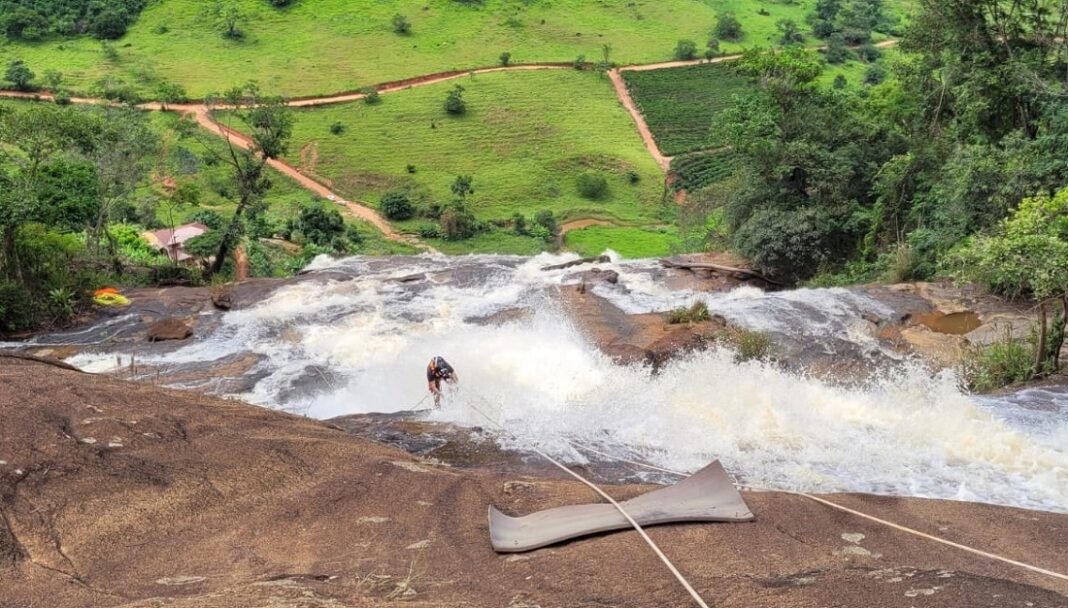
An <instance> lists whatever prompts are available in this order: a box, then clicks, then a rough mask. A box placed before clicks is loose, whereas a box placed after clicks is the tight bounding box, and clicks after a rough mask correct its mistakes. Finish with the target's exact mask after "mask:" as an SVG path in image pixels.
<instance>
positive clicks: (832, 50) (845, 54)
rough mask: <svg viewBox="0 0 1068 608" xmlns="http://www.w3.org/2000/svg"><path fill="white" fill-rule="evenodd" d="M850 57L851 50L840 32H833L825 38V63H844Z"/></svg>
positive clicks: (851, 55) (851, 54)
mask: <svg viewBox="0 0 1068 608" xmlns="http://www.w3.org/2000/svg"><path fill="white" fill-rule="evenodd" d="M852 57H853V51H851V50H849V45H848V44H846V41H845V38H842V35H841V34H834V35H833V36H831V37H830V38H828V39H827V63H832V64H839V63H845V62H847V61H849V60H850V59H851V58H852Z"/></svg>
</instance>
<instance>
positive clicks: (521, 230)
mask: <svg viewBox="0 0 1068 608" xmlns="http://www.w3.org/2000/svg"><path fill="white" fill-rule="evenodd" d="M512 232H514V233H516V234H518V235H519V236H527V235H528V234H530V229H529V228H527V218H525V217H523V214H522V213H518V212H517V213H515V214H514V215H512Z"/></svg>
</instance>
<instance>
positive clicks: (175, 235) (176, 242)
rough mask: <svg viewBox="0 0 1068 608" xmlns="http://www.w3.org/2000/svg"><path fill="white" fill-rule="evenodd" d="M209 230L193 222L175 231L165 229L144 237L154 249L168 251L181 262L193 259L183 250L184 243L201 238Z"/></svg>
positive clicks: (146, 234)
mask: <svg viewBox="0 0 1068 608" xmlns="http://www.w3.org/2000/svg"><path fill="white" fill-rule="evenodd" d="M209 230H211V229H210V228H208V227H207V226H205V225H204V224H202V223H200V222H193V223H190V224H183V225H181V226H177V227H175V228H174V230H171V229H170V228H164V229H163V230H154V231H151V232H146V233H144V234H143V235H142V236H144V237H145V239H146V240H147V241H148V242H149V243H151V244H152V246H153V247H156V248H157V249H164V250H166V251H167V253H168V254H169V255H170V256H171V257H172V258H174V259H175V260H176V261H179V262H180V261H182V260H188V259H189V258H191V257H193V256H191V255H189V254H188V253H186V252H185V250H184V249H182V243H184V242H186V241H188V240H189V239H191V238H193V237H195V236H200V235H202V234H204V233H205V232H207V231H209Z"/></svg>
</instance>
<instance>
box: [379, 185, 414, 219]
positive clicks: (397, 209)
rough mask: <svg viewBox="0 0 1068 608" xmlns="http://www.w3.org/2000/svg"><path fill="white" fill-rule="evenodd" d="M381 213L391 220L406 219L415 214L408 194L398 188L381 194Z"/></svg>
mask: <svg viewBox="0 0 1068 608" xmlns="http://www.w3.org/2000/svg"><path fill="white" fill-rule="evenodd" d="M378 206H379V208H380V209H382V213H383V214H385V216H386V217H387V218H389V219H391V220H407V219H411V218H412V216H414V215H415V207H414V206H413V205H412V201H411V200H410V199H409V198H408V195H407V194H405V193H404V192H400V191H398V190H392V191H390V192H387V193H386V194H385V195H383V196H382V201H381V202H380V203H379V205H378Z"/></svg>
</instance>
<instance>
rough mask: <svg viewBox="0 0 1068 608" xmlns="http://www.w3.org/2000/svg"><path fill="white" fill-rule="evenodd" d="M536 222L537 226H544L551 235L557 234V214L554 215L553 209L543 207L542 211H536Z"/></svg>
mask: <svg viewBox="0 0 1068 608" xmlns="http://www.w3.org/2000/svg"><path fill="white" fill-rule="evenodd" d="M534 224H535V225H536V226H539V227H541V228H544V229H545V230H546V231H547V232H548V233H549V236H553V237H554V236H556V233H557V230H558V228H557V225H556V216H555V215H553V212H552V211H550V210H548V209H542V210H541V211H539V212H537V213H535V214H534Z"/></svg>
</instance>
